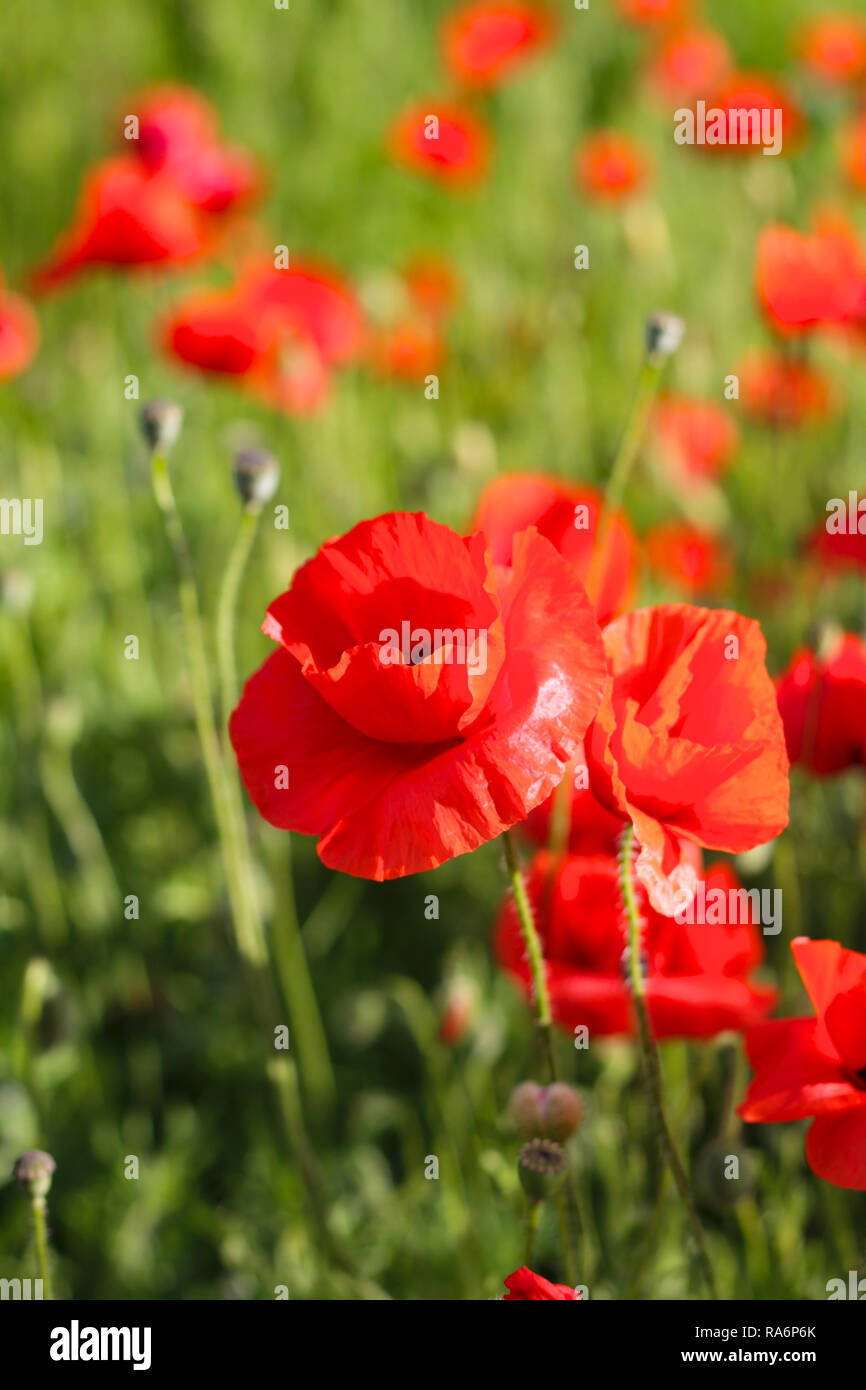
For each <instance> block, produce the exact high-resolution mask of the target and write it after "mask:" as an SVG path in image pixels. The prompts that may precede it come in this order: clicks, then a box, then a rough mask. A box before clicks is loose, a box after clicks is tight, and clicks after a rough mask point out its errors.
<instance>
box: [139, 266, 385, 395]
mask: <svg viewBox="0 0 866 1390" xmlns="http://www.w3.org/2000/svg"><path fill="white" fill-rule="evenodd" d="M162 335H163V344H164V346H165V348H166V350H167V351H168V352H169V353H171V354H172V356H174V357H177V358H178V359H179V360H180V361H182V362H186V363H188V364H189V365H191V366H193V367H196V368H198V369H199V370H200V371H204V372H213V373H215V374H217V375H221V376H229V377H236V378H238V379H239V381H240V383H241V384H242V385H243V386H244V387H245V388H246V389H248V390H249V391H251V392H252V393H253V394H254V395H256V396H258V397H260V398H261V399H263V400H265V401H267V402H268V403H269V404H271V405H273V406H274V407H276V408H277V409H280V410H285V411H288V412H290V413H293V414H305V413H307V412H309V411H312V410H315V409H317V408H318V407H319V406H320V405H321V404H322V402H323V401H324V399H325V398H326V396H327V393H328V387H329V382H330V368H331V367H332V366H334V365H338V364H340V363H342V362H345V361H347V360H349V359H350V358H351V357H353V356H355V355H356V353H357V351H358V349H359V347H360V343H361V337H362V321H361V316H360V311H359V309H358V307H357V303H356V301H355V298H354V296H353V295H352V293H351V291H350V290H349V289H348V287H347V286H346V285H344V284H343V282H342V281H340V280H339V279H338V278H337V277H336V276H334V275H333V274H332V273H331V272H330V271H326V270H324V269H322V268H321V267H312V266H298V267H295V268H293V269H291V270H289V269H286V270H275V269H274V268H273V266H271V265H270V264H269V265H267V266H265V267H261V268H256V267H254V268H252V269H251V270H250V271H248V272H247V274H246V276H244V277H243V278H242V279H241V281H240V282H239V284H238V285H237V286H236V287H235V288H234V289H232V290H228V291H205V292H203V293H199V294H196V295H193V296H191V297H190V298H189V299H187V300H185V301H184V302H183V303H182V304H181V305H179V306H178V307H176V308H175V309H174V311H173V312H172V314H171V316H170V318H169V319H168V321H167V322H166V324H165V325H164V327H163V330H162Z"/></svg>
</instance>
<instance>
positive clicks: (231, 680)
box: [217, 501, 336, 1106]
mask: <svg viewBox="0 0 866 1390" xmlns="http://www.w3.org/2000/svg"><path fill="white" fill-rule="evenodd" d="M260 515H261V504H260V503H257V502H255V501H251V502H248V503H247V505H246V506H245V507H244V510H243V513H242V516H241V523H240V526H239V528H238V533H237V537H236V539H235V542H234V545H233V546H232V548H231V551H230V554H229V559H228V564H227V565H226V568H225V573H224V576H223V582H222V586H221V588H220V594H219V600H218V603H217V665H218V668H219V681H220V706H221V710H222V735H223V750H224V759H225V766H226V778H227V781H228V784H229V789H230V792H231V814H232V820H233V827H234V832H235V834H236V836H237V839H238V842H239V843H240V844H242V846H243V855H244V866H243V870H242V872H243V873H244V876H245V877H247V875H248V873H249V864H250V842H249V833H248V830H247V823H246V818H245V816H244V808H243V793H242V790H241V785H240V779H239V777H238V773H237V767H236V764H235V759H234V754H233V752H232V748H231V741H230V739H229V735H228V721H229V716H230V714H231V711H232V709H233V708H234V706H235V703H236V701H237V695H238V689H237V686H238V682H237V664H236V661H235V641H234V633H235V615H236V613H237V604H238V595H239V592H240V585H241V581H242V579H243V576H244V571H245V569H246V566H247V561H248V560H249V557H250V552H251V550H252V545H253V541H254V540H255V536H256V531H257V528H258V520H259V516H260ZM282 841H283V843H282V846H281V852H280V863H279V888H280V889H281V891H280V893H279V909H278V911H277V912H276V913H275V914H274V918H273V921H272V923H271V942H272V946H273V951H274V961H275V965H276V975H277V980H278V982H279V986H280V991H281V993H282V997H283V1001H284V1004H285V1006H286V1009H287V1011H288V1014H289V1019H290V1021H291V1024H292V1027H293V1030H294V1033H295V1036H296V1039H297V1044H298V1052H299V1055H300V1058H301V1063H302V1076H303V1080H304V1085H305V1087H306V1089H307V1091H308V1093H309V1095H310V1097H311V1099H312V1100H313V1102H314V1104H316V1105H323V1106H327V1105H330V1104H331V1103H332V1101H333V1099H334V1096H335V1094H336V1083H335V1081H334V1070H333V1067H332V1065H331V1058H330V1055H329V1052H328V1043H327V1037H326V1034H325V1029H324V1025H323V1023H322V1017H321V1014H320V1012H319V1005H318V1000H317V999H316V992H315V989H314V988H313V982H312V978H311V976H310V971H309V966H308V964H307V957H306V953H305V951H304V945H303V941H302V938H301V930H300V925H299V922H298V913H297V907H296V904H295V889H294V882H293V879H292V860H291V854H292V844H291V837H290V836H289V835H284V836H283V837H282ZM249 891H251V892H252V891H254V886H251V887H250V889H249Z"/></svg>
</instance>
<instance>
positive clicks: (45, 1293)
mask: <svg viewBox="0 0 866 1390" xmlns="http://www.w3.org/2000/svg"><path fill="white" fill-rule="evenodd" d="M30 1211H31V1213H32V1215H33V1245H34V1247H35V1250H36V1266H37V1268H38V1270H39V1278H40V1279H41V1280H42V1297H43V1299H46V1298H47V1299H52V1298H53V1297H54V1292H53V1286H52V1283H51V1262H50V1259H49V1254H48V1225H47V1222H46V1203H45V1198H44V1197H39V1196H36V1195H34V1196H32V1197H31V1199H30Z"/></svg>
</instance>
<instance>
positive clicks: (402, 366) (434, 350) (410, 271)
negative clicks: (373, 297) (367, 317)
mask: <svg viewBox="0 0 866 1390" xmlns="http://www.w3.org/2000/svg"><path fill="white" fill-rule="evenodd" d="M401 288H402V303H401V304H400V306H399V308H398V310H397V312H394V313H392V314H391V315H390V316H389V317H388V318H387V319H386V320H385V321H384V322H381V323H379V324H377V325H375V326H374V327H372V328H371V330H370V333H369V342H368V346H369V355H370V359H371V361H372V363H373V365H374V367H375V368H376V369H377V370H378V371H379V372H380V373H381V374H382V375H383V376H388V377H400V378H402V379H403V380H405V381H415V382H417V381H424V380H425V378H426V377H427V376H429V375H430V374H431V373H435V372H438V371H439V369H440V367H441V365H442V362H443V361H444V358H445V341H444V337H443V325H444V322H445V319H446V317H447V315H448V312H449V311H450V310H451V309H452V308H453V307H454V305H455V303H456V302H457V298H458V296H459V293H460V284H459V281H458V278H457V275H456V274H455V272H454V271H453V270H452V268H451V267H450V266H449V265H448V263H447V261H444V260H443V259H442V258H441V257H438V256H422V257H416V258H415V259H414V260H412V261H410V262H409V264H408V265H407V266H406V268H405V270H404V271H403V274H402V284H401ZM398 298H399V296H398Z"/></svg>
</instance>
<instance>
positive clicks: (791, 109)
mask: <svg viewBox="0 0 866 1390" xmlns="http://www.w3.org/2000/svg"><path fill="white" fill-rule="evenodd" d="M711 108H712V109H713V110H718V109H720V110H722V111H724V112H726V113H729V112H731V111H758V112H763V111H767V112H768V113H769V117H768V118H769V120H770V129H771V130H773V129H774V124H773V122H774V113H775V112H776V111H781V113H782V115H781V119H780V124H781V131H780V134H781V140H782V146H781V148H782V149H783V150H784V151H785V152H786V153H788V152H789V151H790V150H791V149H792V148H793V146H794V145H796V143H797V141H798V140H799V139H800V138H801V136H802V134H803V130H804V119H803V116H802V114H801V112H800V109H799V107H798V106H797V105H796V103H795V102H794V99H793V97H792V96H791V94H790V93H789V92H788V91H787V90H786V89H785V88H784V87H782V86H781V85H780V84H779V83H777V82H775V81H774V80H773V79H771V78H769V77H767V76H765V74H764V73H760V72H758V73H755V72H737V73H733V74H732V76H731V77H729V78H728V80H727V82H725V83H724V84H723V85H722V87H721V89H720V90H718V91H716V93H715V95H714V96H713V97H712V98H711V99H709V100H708V101H707V111H708V112H709V110H710V109H711ZM761 120H762V122H763V117H761ZM751 128H752V127H751V124H750V126H749V129H750V131H751ZM728 129H730V124H729V125H728ZM698 148H699V149H701V150H704V151H705V152H707V153H709V154H716V155H721V154H740V155H749V154H757V153H759V152H760V150H761V148H762V147H761V145H760V144H753V143H751V141H749V142H745V141H744V142H742V143H736V142H735V143H733V144H721V145H709V144H705V145H700V146H698Z"/></svg>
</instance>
